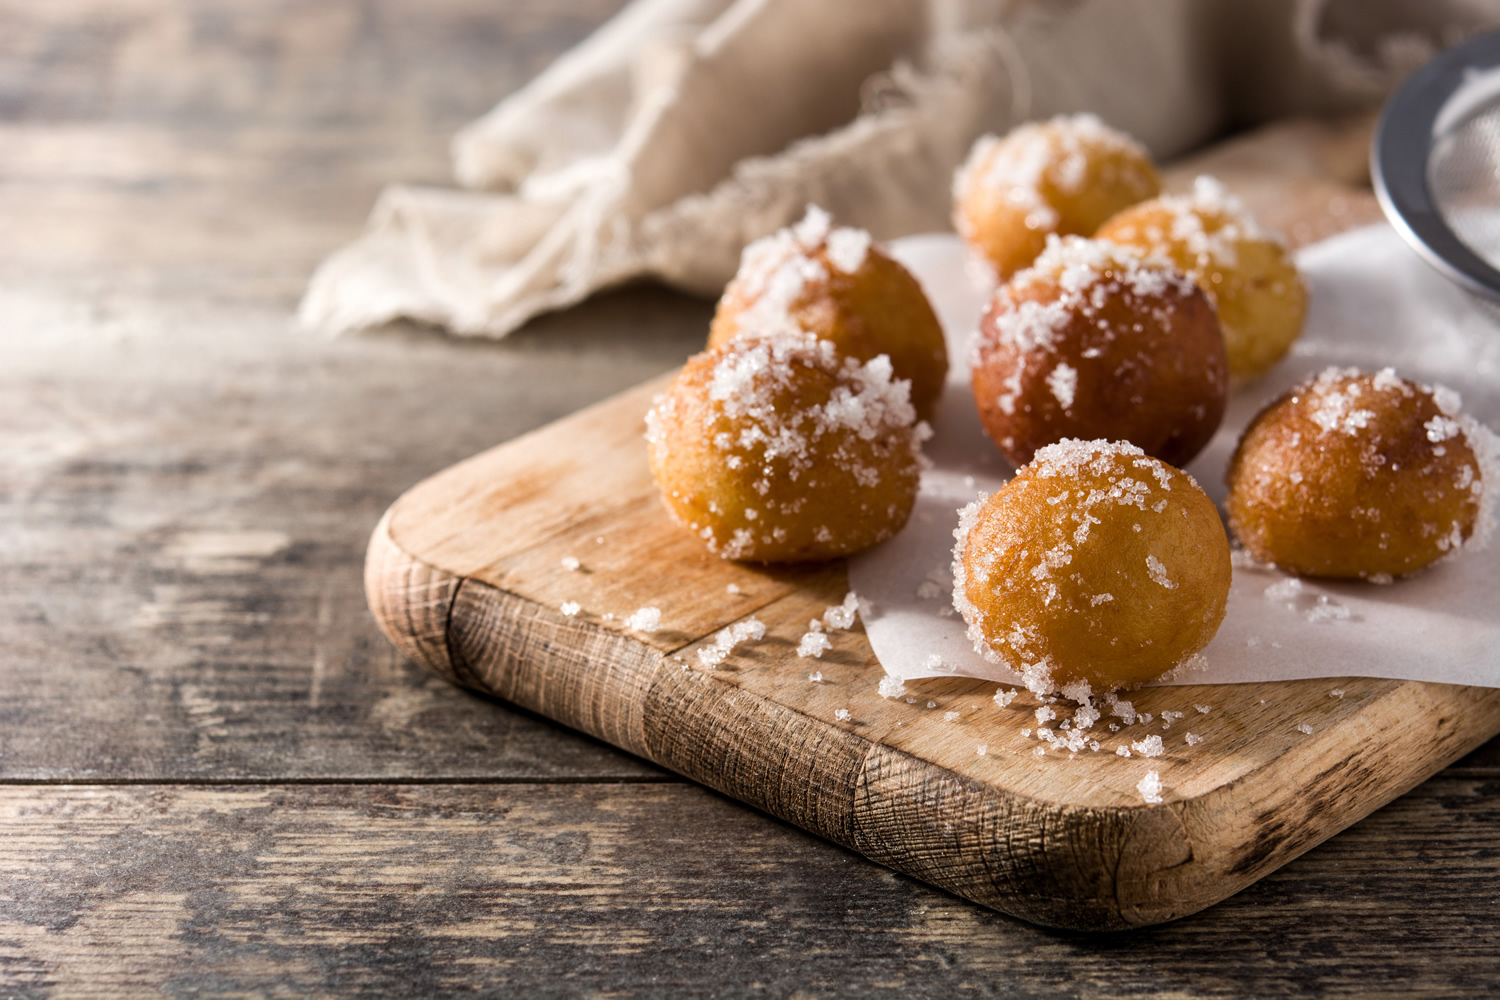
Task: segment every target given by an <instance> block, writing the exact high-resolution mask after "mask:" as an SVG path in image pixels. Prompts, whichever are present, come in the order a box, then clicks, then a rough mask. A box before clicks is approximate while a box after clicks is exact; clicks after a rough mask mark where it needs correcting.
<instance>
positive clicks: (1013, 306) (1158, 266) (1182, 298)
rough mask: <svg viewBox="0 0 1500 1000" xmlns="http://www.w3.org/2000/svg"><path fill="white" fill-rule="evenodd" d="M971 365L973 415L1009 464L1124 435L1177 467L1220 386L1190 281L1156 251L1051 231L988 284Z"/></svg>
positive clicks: (1212, 426)
mask: <svg viewBox="0 0 1500 1000" xmlns="http://www.w3.org/2000/svg"><path fill="white" fill-rule="evenodd" d="M971 364H972V371H971V376H970V377H971V380H972V384H973V387H974V402H975V404H976V405H977V406H978V407H979V418H980V421H981V422H982V423H983V424H984V429H985V432H986V433H987V434H989V436H990V437H991V438H992V439H993V440H994V441H995V443H996V444H997V445H999V446H1000V450H1001V451H1003V452H1004V453H1005V454H1006V456H1007V457H1008V458H1009V459H1010V460H1011V462H1013V463H1014V464H1016V465H1025V464H1026V463H1027V462H1029V461H1031V456H1032V454H1033V453H1034V452H1035V451H1036V450H1037V449H1038V448H1041V447H1042V446H1043V445H1047V444H1051V443H1052V442H1054V441H1060V440H1062V439H1063V438H1067V437H1072V438H1085V439H1092V438H1099V437H1109V438H1118V439H1123V440H1126V441H1130V442H1132V443H1133V444H1136V445H1139V446H1140V447H1141V448H1143V449H1145V451H1146V453H1147V454H1150V455H1154V456H1156V457H1157V458H1160V459H1162V460H1163V461H1165V462H1170V463H1171V464H1173V465H1185V464H1187V462H1188V460H1189V459H1191V458H1192V457H1193V456H1194V455H1196V454H1197V453H1198V452H1199V450H1201V449H1202V448H1203V446H1204V445H1205V444H1207V443H1208V441H1209V439H1210V438H1212V437H1213V434H1214V431H1215V430H1216V429H1217V428H1218V426H1219V421H1220V420H1222V419H1223V416H1224V406H1225V403H1226V401H1227V399H1228V393H1229V369H1228V364H1227V362H1226V361H1225V358H1224V338H1223V337H1222V336H1221V335H1220V333H1219V323H1218V320H1217V319H1216V318H1215V317H1214V311H1213V307H1212V306H1210V305H1209V304H1208V299H1207V298H1206V297H1205V296H1204V295H1203V292H1202V291H1201V290H1199V288H1198V286H1197V285H1195V284H1194V283H1193V282H1192V280H1191V279H1190V278H1188V277H1187V276H1186V275H1184V274H1182V273H1181V272H1180V271H1178V270H1177V269H1176V268H1174V267H1173V266H1172V265H1171V264H1170V263H1168V262H1167V261H1165V260H1162V259H1161V258H1153V257H1146V256H1144V255H1142V254H1141V253H1140V252H1139V251H1136V250H1134V249H1133V248H1129V247H1121V246H1118V245H1116V244H1113V243H1105V242H1103V241H1100V240H1087V239H1083V238H1081V237H1077V236H1068V237H1063V238H1062V239H1058V238H1056V237H1053V238H1052V239H1051V241H1050V242H1049V243H1048V245H1047V250H1046V252H1045V253H1043V254H1042V256H1040V257H1038V258H1037V260H1036V263H1035V264H1034V265H1033V266H1032V267H1030V268H1028V269H1026V270H1025V271H1022V272H1021V273H1020V274H1017V275H1016V276H1015V277H1014V278H1012V279H1011V280H1010V282H1009V283H1008V284H1006V285H1004V286H1002V287H1001V288H1000V289H999V290H998V291H997V292H996V293H995V297H994V299H993V300H992V301H991V303H990V307H989V310H988V312H986V313H985V316H984V319H983V321H982V322H981V323H980V327H979V332H978V334H977V335H976V337H975V340H974V350H973V357H972V358H971Z"/></svg>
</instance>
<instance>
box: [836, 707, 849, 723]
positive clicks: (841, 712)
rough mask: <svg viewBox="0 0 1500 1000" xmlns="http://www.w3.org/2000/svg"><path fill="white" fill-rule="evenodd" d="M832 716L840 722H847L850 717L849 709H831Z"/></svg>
mask: <svg viewBox="0 0 1500 1000" xmlns="http://www.w3.org/2000/svg"><path fill="white" fill-rule="evenodd" d="M833 717H834V718H835V719H838V720H839V721H840V722H848V721H849V718H850V716H849V710H848V709H847V708H836V709H834V710H833Z"/></svg>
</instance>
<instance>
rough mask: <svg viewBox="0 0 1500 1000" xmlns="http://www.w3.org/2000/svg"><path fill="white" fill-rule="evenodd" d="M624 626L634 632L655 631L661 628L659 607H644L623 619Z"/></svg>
mask: <svg viewBox="0 0 1500 1000" xmlns="http://www.w3.org/2000/svg"><path fill="white" fill-rule="evenodd" d="M625 627H626V628H628V629H633V630H634V631H636V632H655V631H656V630H657V629H659V628H661V608H653V607H645V608H641V609H639V610H638V611H636V613H635V614H633V615H631V616H630V617H629V618H626V619H625Z"/></svg>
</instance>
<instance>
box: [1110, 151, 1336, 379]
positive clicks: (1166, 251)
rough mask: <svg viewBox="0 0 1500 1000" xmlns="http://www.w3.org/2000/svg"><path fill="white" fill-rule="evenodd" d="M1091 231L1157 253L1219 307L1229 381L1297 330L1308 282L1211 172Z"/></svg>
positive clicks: (1287, 345)
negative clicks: (1178, 192)
mask: <svg viewBox="0 0 1500 1000" xmlns="http://www.w3.org/2000/svg"><path fill="white" fill-rule="evenodd" d="M1098 238H1099V239H1101V240H1110V241H1112V242H1115V243H1124V244H1128V245H1130V246H1135V247H1140V248H1141V249H1143V250H1146V251H1149V252H1151V253H1157V254H1161V255H1162V256H1165V257H1167V258H1169V259H1170V260H1171V261H1172V262H1173V263H1174V264H1176V265H1177V266H1178V267H1179V268H1181V269H1182V270H1183V271H1184V272H1186V273H1187V274H1188V275H1189V276H1190V277H1191V278H1192V279H1193V280H1194V281H1196V282H1198V286H1199V287H1200V288H1202V289H1203V291H1204V292H1206V293H1207V294H1208V297H1209V300H1210V301H1212V302H1213V303H1214V305H1215V307H1216V308H1217V309H1218V312H1219V323H1220V325H1221V326H1222V327H1223V328H1224V346H1225V348H1226V349H1227V351H1228V353H1229V374H1230V375H1231V376H1232V377H1233V378H1234V379H1235V380H1236V381H1243V380H1245V379H1251V378H1254V377H1256V376H1257V375H1262V374H1264V373H1265V372H1266V371H1267V370H1269V369H1270V368H1271V366H1272V365H1274V364H1275V363H1276V362H1277V361H1279V360H1281V357H1282V355H1284V354H1286V352H1287V351H1288V350H1290V349H1291V346H1292V343H1293V341H1295V340H1296V339H1297V337H1298V336H1299V335H1300V334H1301V333H1302V321H1303V319H1304V317H1305V316H1306V314H1307V289H1306V288H1305V287H1304V286H1303V284H1302V278H1301V277H1300V276H1299V275H1298V273H1297V268H1296V266H1295V265H1294V264H1293V263H1292V261H1291V257H1290V256H1289V255H1288V254H1287V252H1286V248H1285V247H1283V246H1282V244H1281V241H1280V240H1279V239H1277V238H1276V237H1275V236H1274V235H1272V234H1271V233H1270V232H1268V231H1266V230H1264V229H1262V228H1261V227H1260V226H1259V225H1258V224H1257V223H1256V222H1255V220H1254V218H1252V217H1251V215H1250V213H1249V212H1248V211H1246V209H1245V206H1244V205H1243V204H1242V203H1241V202H1240V200H1239V199H1238V198H1235V197H1234V196H1232V195H1230V194H1229V193H1228V192H1227V191H1225V190H1224V186H1223V185H1222V184H1220V183H1219V182H1218V181H1216V180H1214V179H1213V178H1211V177H1200V178H1198V181H1197V183H1196V184H1195V185H1194V187H1193V194H1192V195H1191V196H1188V197H1180V196H1179V197H1167V198H1157V199H1156V200H1154V201H1148V202H1143V203H1142V204H1139V205H1136V206H1134V207H1132V208H1127V209H1126V210H1125V211H1123V212H1121V213H1120V214H1119V215H1117V216H1115V217H1114V218H1113V219H1111V220H1109V221H1108V222H1106V223H1105V224H1104V226H1103V228H1101V229H1100V230H1099V233H1098Z"/></svg>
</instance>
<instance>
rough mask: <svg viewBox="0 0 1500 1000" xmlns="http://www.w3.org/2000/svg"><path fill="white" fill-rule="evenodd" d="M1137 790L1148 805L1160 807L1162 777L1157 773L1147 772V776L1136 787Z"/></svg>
mask: <svg viewBox="0 0 1500 1000" xmlns="http://www.w3.org/2000/svg"><path fill="white" fill-rule="evenodd" d="M1135 790H1136V791H1138V792H1140V793H1141V798H1143V799H1145V800H1146V804H1147V805H1153V806H1155V805H1160V804H1161V801H1162V798H1161V775H1159V774H1157V773H1156V772H1155V771H1147V772H1146V776H1145V777H1144V778H1142V779H1141V780H1140V783H1139V784H1137V785H1136V786H1135Z"/></svg>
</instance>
